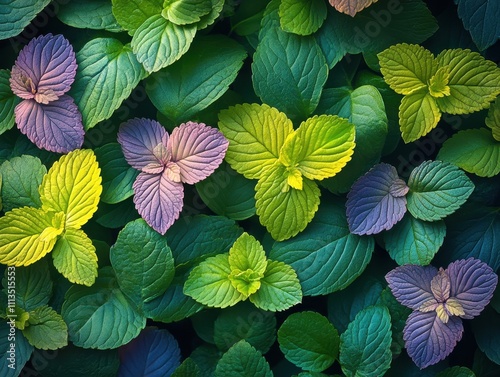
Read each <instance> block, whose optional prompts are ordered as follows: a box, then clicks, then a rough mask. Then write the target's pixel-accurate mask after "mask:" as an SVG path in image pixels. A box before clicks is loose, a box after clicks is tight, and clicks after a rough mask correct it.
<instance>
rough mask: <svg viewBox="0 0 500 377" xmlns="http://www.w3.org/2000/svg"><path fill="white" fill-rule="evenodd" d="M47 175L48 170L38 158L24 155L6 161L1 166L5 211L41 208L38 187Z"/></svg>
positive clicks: (0, 189)
mask: <svg viewBox="0 0 500 377" xmlns="http://www.w3.org/2000/svg"><path fill="white" fill-rule="evenodd" d="M46 173H47V168H46V167H45V165H42V162H41V161H40V160H39V159H38V158H37V157H33V156H30V155H22V156H21V157H14V158H12V159H10V160H8V161H4V163H3V164H1V165H0V176H2V185H1V186H0V193H1V196H2V202H3V210H4V211H5V212H7V211H10V210H11V209H13V208H17V207H24V206H31V207H40V206H41V205H42V202H41V201H40V194H39V193H38V187H39V186H40V184H41V183H42V179H43V176H44V175H45V174H46Z"/></svg>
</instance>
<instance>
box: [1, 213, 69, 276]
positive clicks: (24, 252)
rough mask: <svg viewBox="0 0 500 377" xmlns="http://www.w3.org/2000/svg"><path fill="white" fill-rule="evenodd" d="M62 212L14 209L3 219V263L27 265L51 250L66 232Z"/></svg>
mask: <svg viewBox="0 0 500 377" xmlns="http://www.w3.org/2000/svg"><path fill="white" fill-rule="evenodd" d="M63 219H64V215H63V214H62V213H60V212H59V213H55V212H46V211H44V210H42V209H39V208H31V207H22V208H14V209H13V210H12V211H9V212H7V213H6V214H5V216H3V217H1V218H0V263H3V264H8V265H10V266H27V265H30V264H32V263H35V262H36V261H37V260H39V259H41V258H43V257H44V256H45V255H46V254H47V253H48V252H50V251H51V250H52V248H53V247H54V244H55V243H56V239H57V236H58V235H59V234H61V233H62V231H63V229H64V222H63Z"/></svg>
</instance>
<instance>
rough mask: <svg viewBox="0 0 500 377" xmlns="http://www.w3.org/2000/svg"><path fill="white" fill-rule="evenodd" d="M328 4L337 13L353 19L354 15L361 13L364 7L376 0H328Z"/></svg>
mask: <svg viewBox="0 0 500 377" xmlns="http://www.w3.org/2000/svg"><path fill="white" fill-rule="evenodd" d="M329 1H330V4H331V5H332V6H333V7H335V9H337V10H338V11H339V12H342V13H345V14H348V15H349V16H351V17H354V16H355V15H356V13H358V12H360V11H362V10H363V9H365V8H366V7H368V6H370V5H371V4H373V3H376V2H377V1H378V0H329Z"/></svg>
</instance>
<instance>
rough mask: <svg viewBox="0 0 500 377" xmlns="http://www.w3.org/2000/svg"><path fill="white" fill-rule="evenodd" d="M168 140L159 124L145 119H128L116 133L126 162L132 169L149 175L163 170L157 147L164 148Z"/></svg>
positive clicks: (165, 132) (166, 134) (159, 151)
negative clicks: (160, 145)
mask: <svg viewBox="0 0 500 377" xmlns="http://www.w3.org/2000/svg"><path fill="white" fill-rule="evenodd" d="M168 139H169V137H168V133H167V131H166V130H165V129H164V128H163V126H162V125H161V124H160V123H158V122H157V121H155V120H151V119H145V118H134V119H130V120H128V121H127V122H125V123H122V125H121V126H120V130H119V131H118V142H119V143H120V144H121V146H122V150H123V154H124V156H125V159H126V160H127V162H128V163H129V164H130V166H132V167H133V168H135V169H137V170H143V171H147V172H149V173H160V172H161V171H162V170H163V166H164V163H163V161H161V157H162V156H161V150H160V149H161V147H158V145H159V144H162V145H163V146H164V147H166V146H167V143H168ZM155 152H156V153H155ZM159 157H160V158H159Z"/></svg>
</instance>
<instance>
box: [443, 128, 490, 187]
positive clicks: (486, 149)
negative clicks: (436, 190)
mask: <svg viewBox="0 0 500 377" xmlns="http://www.w3.org/2000/svg"><path fill="white" fill-rule="evenodd" d="M437 158H438V159H440V160H443V161H448V162H451V163H452V164H455V165H457V166H458V167H460V168H462V169H464V170H465V171H466V172H468V173H474V174H476V175H478V176H480V177H493V176H495V175H497V174H498V173H500V143H499V142H498V141H497V140H495V139H494V138H493V135H492V134H491V132H490V130H488V129H486V128H480V129H471V130H463V131H459V132H458V133H456V134H454V135H453V136H452V137H451V138H450V139H448V140H446V141H445V143H444V144H443V146H442V147H441V149H440V150H439V153H438V155H437Z"/></svg>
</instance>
